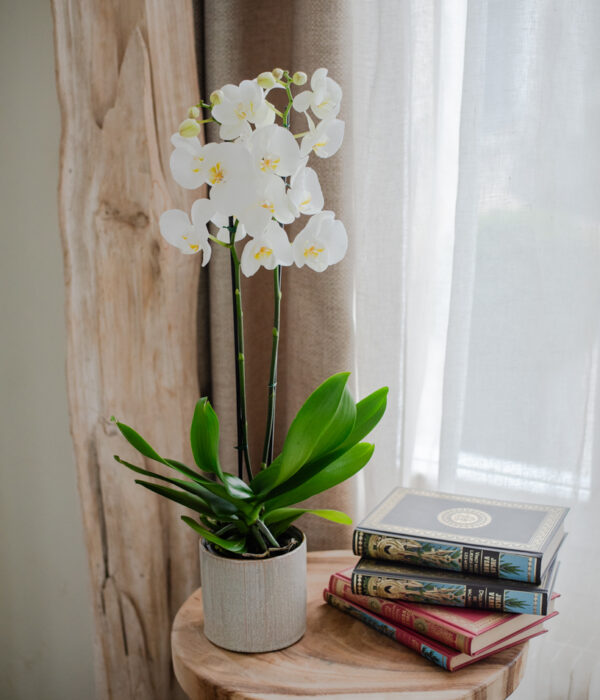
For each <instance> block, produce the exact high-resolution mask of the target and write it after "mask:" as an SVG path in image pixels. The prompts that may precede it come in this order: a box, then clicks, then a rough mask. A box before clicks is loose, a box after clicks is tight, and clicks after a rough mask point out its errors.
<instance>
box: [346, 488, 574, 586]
mask: <svg viewBox="0 0 600 700" xmlns="http://www.w3.org/2000/svg"><path fill="white" fill-rule="evenodd" d="M568 510H569V509H568V508H563V507H560V506H544V505H539V504H532V503H513V502H509V501H498V500H494V499H490V498H476V497H472V496H456V495H451V494H447V493H439V492H437V491H417V490H414V489H405V488H397V489H395V490H394V491H392V493H391V494H390V495H389V496H388V497H387V498H386V499H385V500H384V501H383V502H382V503H380V504H379V506H377V508H375V510H374V511H373V512H372V513H370V514H369V515H368V516H367V517H366V518H365V519H364V520H363V521H362V522H361V523H360V525H358V527H357V528H356V530H355V531H354V537H353V549H354V553H355V554H357V555H358V556H363V557H368V558H370V559H386V560H389V561H400V562H406V563H408V564H414V565H417V566H428V567H433V568H437V569H446V570H448V571H463V572H465V573H469V574H474V575H476V576H490V577H494V578H504V579H510V580H514V581H523V582H527V583H540V581H541V580H542V576H543V574H544V572H545V570H546V569H547V567H548V564H549V563H550V562H551V561H552V560H553V558H554V555H555V554H556V552H557V551H558V548H559V547H560V545H561V543H562V540H563V538H564V536H565V534H564V519H565V516H566V514H567V512H568Z"/></svg>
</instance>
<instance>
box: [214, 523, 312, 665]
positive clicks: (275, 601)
mask: <svg viewBox="0 0 600 700" xmlns="http://www.w3.org/2000/svg"><path fill="white" fill-rule="evenodd" d="M298 532H299V534H300V535H302V542H301V544H300V545H299V546H298V547H296V549H294V550H292V551H291V552H288V553H287V554H283V555H281V556H278V557H273V558H271V559H229V558H227V557H222V556H219V555H218V554H215V553H214V552H212V551H211V550H210V549H208V548H207V546H206V543H205V541H204V540H202V541H201V542H200V574H201V577H202V605H203V608H204V634H205V635H206V636H207V637H208V639H210V641H211V642H213V644H216V645H217V646H220V647H223V648H224V649H229V650H231V651H245V652H262V651H275V650H276V649H283V648H284V647H288V646H290V645H291V644H294V642H297V641H298V640H299V639H300V637H302V635H303V634H304V632H305V630H306V538H305V536H304V533H302V532H300V531H299V530H298Z"/></svg>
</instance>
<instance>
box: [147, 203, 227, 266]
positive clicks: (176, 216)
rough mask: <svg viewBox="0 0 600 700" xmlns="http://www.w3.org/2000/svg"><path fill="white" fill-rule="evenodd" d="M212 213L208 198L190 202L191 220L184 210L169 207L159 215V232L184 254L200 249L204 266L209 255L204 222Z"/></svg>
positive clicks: (213, 211) (208, 219) (207, 220)
mask: <svg viewBox="0 0 600 700" xmlns="http://www.w3.org/2000/svg"><path fill="white" fill-rule="evenodd" d="M214 214H215V208H214V205H213V203H212V202H211V201H210V200H209V199H197V200H196V201H195V202H194V203H193V204H192V220H191V221H190V218H189V216H188V215H187V214H186V212H184V211H181V209H170V210H169V211H166V212H164V214H162V215H161V217H160V221H159V227H160V232H161V234H162V236H163V238H165V240H166V241H167V242H168V243H170V244H171V245H173V246H176V247H177V248H179V250H180V251H181V252H182V253H185V254H186V255H192V254H194V253H198V252H199V251H200V250H201V251H202V254H203V255H202V266H203V267H204V266H205V265H206V264H207V263H208V261H209V260H210V255H211V248H210V245H209V243H208V235H209V234H208V228H207V226H206V224H207V223H208V222H209V221H210V219H211V218H212V217H213V216H214Z"/></svg>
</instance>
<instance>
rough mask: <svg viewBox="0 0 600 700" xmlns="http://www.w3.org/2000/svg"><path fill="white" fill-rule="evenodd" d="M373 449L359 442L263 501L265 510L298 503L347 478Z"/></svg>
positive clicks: (364, 463) (367, 457)
mask: <svg viewBox="0 0 600 700" xmlns="http://www.w3.org/2000/svg"><path fill="white" fill-rule="evenodd" d="M374 449H375V447H374V446H373V445H370V444H369V443H367V442H359V443H358V445H354V447H351V448H350V449H349V450H348V451H347V452H344V453H343V454H342V455H340V456H339V457H338V458H337V459H335V460H334V461H333V462H331V463H330V464H328V465H327V466H326V467H323V468H322V469H321V470H320V471H319V472H317V473H316V474H315V475H314V476H312V477H310V478H309V479H307V480H306V481H305V482H304V483H301V484H299V485H298V486H296V487H295V488H292V489H290V490H287V489H286V490H285V491H284V492H283V493H281V494H279V495H277V496H275V497H274V498H270V499H269V500H268V501H267V502H266V503H265V506H266V510H267V512H269V511H272V510H275V509H276V508H284V507H286V506H291V505H294V504H295V503H300V502H301V501H304V500H306V499H307V498H310V497H311V496H314V495H316V494H317V493H321V491H326V490H327V489H330V488H332V487H333V486H337V484H340V483H341V482H342V481H345V480H346V479H349V478H350V477H351V476H354V474H356V473H357V472H358V471H360V470H361V469H362V468H363V467H364V466H365V465H366V464H367V462H368V461H369V460H370V459H371V456H372V454H373V450H374Z"/></svg>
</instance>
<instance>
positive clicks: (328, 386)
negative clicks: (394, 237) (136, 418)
mask: <svg viewBox="0 0 600 700" xmlns="http://www.w3.org/2000/svg"><path fill="white" fill-rule="evenodd" d="M306 82H307V76H306V74H305V73H302V72H297V73H294V74H293V75H290V73H289V72H288V71H285V70H281V69H275V70H273V71H272V72H266V73H261V74H260V75H259V76H258V77H257V78H255V79H254V80H244V81H242V82H241V83H240V84H239V85H225V86H223V87H222V88H221V89H220V90H216V91H215V92H213V93H212V94H211V96H210V99H209V101H208V102H205V101H201V102H200V103H199V104H197V105H195V106H193V107H191V108H190V109H189V112H188V115H187V118H186V119H185V120H184V121H183V122H182V123H181V125H180V127H179V130H178V132H177V133H176V134H174V135H173V136H172V138H171V142H172V145H173V147H174V150H173V153H172V155H171V160H170V167H171V172H172V174H173V177H174V179H175V180H176V181H177V183H178V184H179V185H181V186H182V187H184V188H187V189H196V188H199V187H203V186H205V185H208V186H209V187H210V190H209V196H208V197H201V198H200V199H197V200H196V201H195V202H194V203H193V205H192V208H191V212H190V215H189V216H188V214H187V212H184V211H181V210H178V209H173V210H170V211H167V212H165V213H164V214H163V215H162V216H161V217H160V231H161V234H162V235H163V237H164V238H165V239H166V240H167V241H168V243H170V244H171V245H173V246H176V247H177V248H179V250H180V251H181V252H182V253H184V254H195V253H199V252H201V253H202V265H203V266H204V265H206V264H207V263H208V262H209V260H210V257H211V245H216V246H219V247H222V248H225V249H227V250H228V251H229V255H230V260H231V276H232V291H233V294H232V302H233V317H234V344H235V363H236V390H237V391H236V395H237V445H236V449H237V451H238V474H237V476H235V475H233V474H229V473H227V472H225V471H223V468H222V466H221V463H220V461H219V420H218V418H217V415H216V413H215V411H214V410H213V408H212V406H211V404H210V402H209V401H208V399H207V398H206V397H203V398H201V399H200V400H199V401H198V403H197V405H196V409H195V411H194V416H193V420H192V425H191V432H190V439H191V446H192V453H193V456H194V461H195V463H196V467H197V468H198V470H196V469H192V468H190V467H188V466H186V465H185V464H182V463H181V462H179V461H177V460H174V459H167V458H164V457H162V456H161V455H159V454H158V452H156V450H155V449H154V448H153V447H151V446H150V445H149V444H148V442H146V440H144V439H143V438H142V437H141V436H140V435H139V434H138V433H136V432H135V431H134V430H133V429H132V428H130V427H129V426H127V425H125V424H124V423H120V422H118V421H115V422H116V424H117V426H118V428H119V430H120V431H121V433H122V435H123V436H124V437H125V439H126V440H127V441H128V442H129V443H130V444H131V445H132V446H133V447H134V448H136V449H137V451H138V452H139V453H140V454H141V455H143V456H144V457H146V458H147V459H150V460H154V461H156V462H159V463H161V464H162V465H164V466H166V467H168V468H169V469H171V470H174V471H175V472H178V473H179V475H178V476H184V477H185V478H184V479H181V478H174V477H172V476H165V475H164V474H160V473H155V472H152V471H149V470H148V469H145V468H142V467H139V466H136V465H134V464H131V463H129V462H126V461H125V460H123V459H121V458H120V457H118V456H115V459H116V460H117V461H118V462H120V463H121V464H123V465H124V466H126V467H128V468H129V469H132V470H133V471H134V472H136V473H138V474H141V475H143V476H146V477H153V478H154V479H158V480H160V481H163V482H167V483H168V484H170V486H163V485H162V484H157V483H155V482H149V481H145V480H138V481H136V483H139V484H141V485H142V486H144V487H145V488H147V489H150V490H151V491H154V492H156V493H158V494H160V495H162V496H165V497H167V498H169V499H171V500H173V501H176V502H177V503H179V504H181V505H184V506H187V507H188V508H190V509H191V510H193V511H195V512H196V519H194V518H190V517H188V516H182V519H183V520H184V521H185V522H186V523H187V524H188V525H189V526H190V527H192V528H193V529H194V530H195V531H196V532H197V533H199V534H200V535H201V536H202V537H204V538H205V539H206V540H207V541H208V542H210V543H212V545H213V546H215V547H216V548H217V549H219V550H221V551H224V552H227V553H229V554H231V555H241V556H270V555H272V554H276V553H278V552H280V551H281V550H282V549H285V548H286V542H287V546H291V543H292V542H293V540H290V538H289V537H286V532H287V530H288V528H289V527H290V525H291V524H292V523H293V522H294V520H296V518H298V517H300V516H301V515H303V514H304V513H312V514H314V515H317V516H320V517H322V518H325V519H328V520H332V521H334V522H339V523H347V524H350V523H351V522H352V521H351V519H350V518H349V516H348V515H346V514H345V513H342V512H340V511H335V510H326V509H307V508H299V507H294V506H296V504H298V503H300V502H301V501H304V500H306V499H307V498H310V497H311V496H313V495H315V494H317V493H320V492H322V491H324V490H326V489H329V488H331V487H333V486H335V485H337V484H339V483H340V482H342V481H344V480H345V479H347V478H349V477H351V476H353V475H354V474H355V473H356V472H358V471H359V470H360V469H362V468H363V467H364V466H365V465H366V464H367V462H368V461H369V459H370V458H371V455H372V453H373V449H374V447H373V445H371V444H369V443H366V442H362V440H363V438H364V437H365V436H366V435H367V434H368V433H369V432H370V431H371V430H372V429H373V428H374V427H375V425H377V423H378V422H379V420H380V419H381V417H382V416H383V413H384V411H385V407H386V398H387V388H386V387H383V388H381V389H379V390H377V391H375V392H373V393H372V394H370V395H369V396H367V397H366V398H364V399H363V400H362V401H359V402H358V403H355V402H354V400H353V399H352V396H351V395H350V392H349V390H348V387H347V383H348V376H349V374H348V373H338V374H335V375H333V376H332V377H330V378H329V379H327V380H326V381H325V382H323V384H321V385H320V386H319V387H318V388H317V389H316V390H315V391H314V392H313V393H312V394H311V395H310V396H309V397H308V399H307V400H306V402H305V403H304V405H303V406H302V407H301V409H300V411H299V412H298V414H297V415H296V417H295V419H294V420H293V421H292V423H291V425H290V428H289V431H288V433H287V436H286V438H285V440H284V443H283V448H282V451H281V453H280V454H279V455H277V456H276V457H275V458H274V457H273V444H274V434H275V399H276V389H277V358H278V348H279V335H280V333H279V331H280V316H281V297H282V291H281V282H282V269H283V268H284V267H287V266H291V265H296V266H298V267H303V266H305V265H306V266H308V267H309V268H312V270H315V271H317V272H323V271H324V270H326V269H327V268H328V267H329V266H330V265H334V264H335V263H337V262H339V261H340V260H341V259H342V258H343V257H344V255H345V253H346V249H347V245H348V238H347V234H346V229H345V228H344V225H343V224H342V222H341V221H339V220H337V219H336V218H335V214H334V213H333V212H332V211H323V206H324V199H323V193H322V190H321V186H320V184H319V178H318V175H317V173H316V172H315V170H313V169H312V168H311V167H309V166H308V160H309V157H310V156H311V155H313V154H314V155H315V156H317V157H318V158H329V157H331V156H333V155H334V154H335V153H336V152H337V151H338V149H339V148H340V146H341V143H342V139H343V136H344V122H343V121H341V120H340V119H338V118H337V115H338V113H339V110H340V104H341V99H342V90H341V88H340V86H339V85H338V84H337V83H336V82H335V81H334V80H333V79H332V78H330V77H329V76H328V74H327V69H325V68H320V69H318V70H316V71H315V72H314V74H313V75H312V78H311V81H310V89H303V90H302V91H301V92H298V93H297V94H296V95H295V96H294V95H293V92H292V91H293V89H294V90H295V89H296V87H297V86H302V85H304V84H305V83H306ZM277 90H279V91H282V92H281V93H280V96H281V97H282V98H283V100H282V102H283V104H282V105H280V106H281V107H282V108H281V109H278V108H277V107H276V106H275V102H277V94H276V92H275V91H277ZM273 97H275V98H276V99H273ZM292 110H294V111H295V112H298V113H299V114H302V115H304V117H305V119H306V129H305V130H304V131H301V132H299V133H293V132H292V130H291V123H290V122H291V119H290V117H291V112H292ZM278 122H280V123H278ZM207 123H215V124H217V125H218V128H219V136H220V138H221V139H222V141H221V142H218V143H208V144H206V145H202V144H201V142H200V140H199V139H198V136H199V134H200V132H201V129H202V125H203V124H207ZM299 217H307V221H306V225H305V226H304V227H303V228H302V230H301V231H300V232H299V233H298V234H297V235H296V236H295V238H294V240H293V241H290V238H289V235H288V233H287V232H286V230H285V226H286V225H287V224H291V223H292V222H294V221H295V220H296V219H298V218H299ZM210 225H212V226H214V227H215V228H214V229H212V230H211V228H209V226H210ZM242 246H243V249H242V250H241V255H240V253H239V250H240V248H241V247H242ZM261 267H264V268H266V269H267V270H271V271H272V273H273V288H274V320H273V340H272V350H271V367H270V378H269V385H268V391H267V421H266V430H265V439H264V444H263V450H262V460H261V463H260V466H259V468H258V469H257V470H254V469H253V467H252V465H251V462H250V452H249V448H248V428H247V418H246V392H245V355H244V329H243V315H242V288H241V275H240V271H241V272H243V273H244V274H245V275H246V276H251V275H254V274H255V273H256V272H257V271H258V270H259V268H261ZM244 477H245V478H246V480H244ZM173 486H175V487H176V488H172V487H173Z"/></svg>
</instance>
